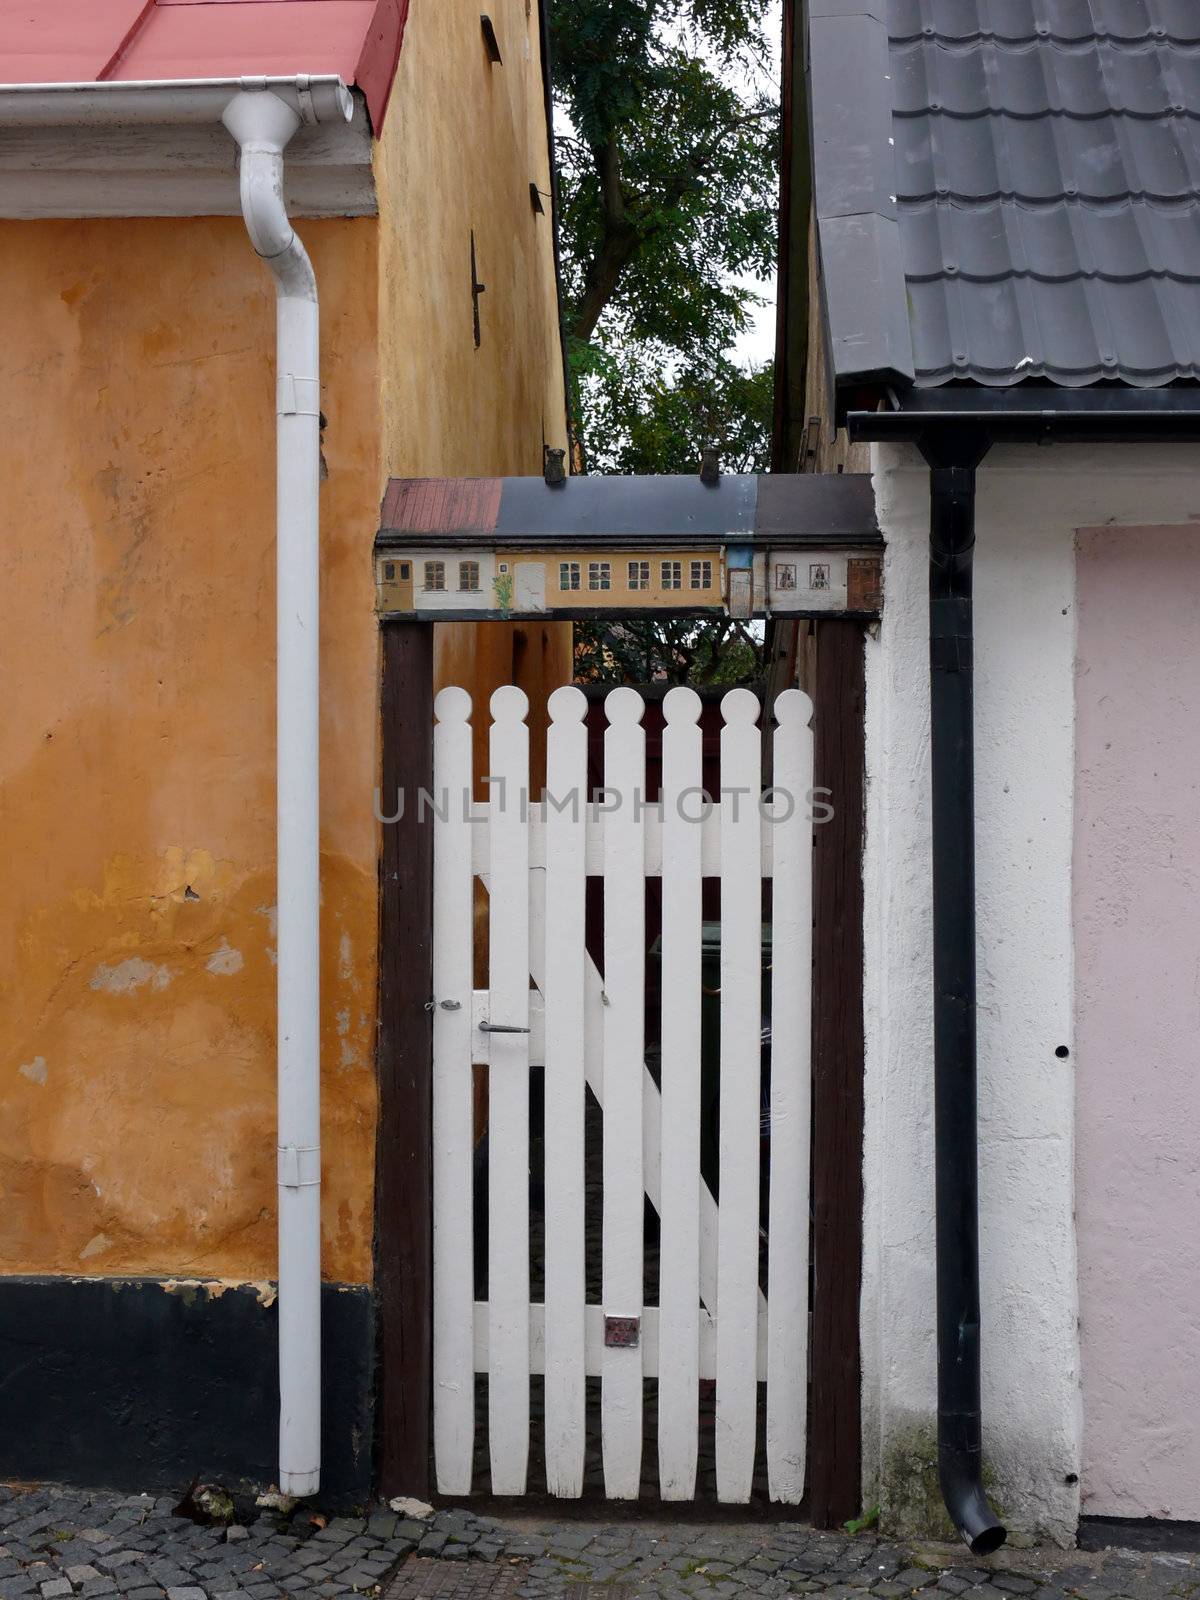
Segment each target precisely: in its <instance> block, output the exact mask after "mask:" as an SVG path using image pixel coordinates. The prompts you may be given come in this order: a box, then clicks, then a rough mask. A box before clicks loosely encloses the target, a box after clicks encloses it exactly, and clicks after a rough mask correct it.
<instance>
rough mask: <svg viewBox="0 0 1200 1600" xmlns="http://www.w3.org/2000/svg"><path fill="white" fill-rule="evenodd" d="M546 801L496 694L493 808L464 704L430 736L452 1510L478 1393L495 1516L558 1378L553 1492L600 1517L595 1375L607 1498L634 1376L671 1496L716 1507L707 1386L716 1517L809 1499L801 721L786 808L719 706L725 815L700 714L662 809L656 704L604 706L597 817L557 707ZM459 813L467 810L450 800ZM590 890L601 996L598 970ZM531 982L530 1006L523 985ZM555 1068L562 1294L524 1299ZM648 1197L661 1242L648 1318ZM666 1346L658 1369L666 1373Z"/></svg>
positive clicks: (624, 1439)
mask: <svg viewBox="0 0 1200 1600" xmlns="http://www.w3.org/2000/svg"><path fill="white" fill-rule="evenodd" d="M548 709H549V715H550V726H549V730H548V735H547V756H546V759H547V791H548V795H549V797H550V798H549V800H545V799H543V800H542V801H540V802H539V803H530V799H529V795H528V773H529V735H528V728H527V726H526V721H525V718H526V714H527V710H528V705H527V701H526V698H525V696H524V695H523V694H522V693H521V691H520V690H517V689H514V688H503V689H500V690H498V691H497V693H496V694H495V695H494V696H493V697H492V702H491V713H492V726H491V730H490V740H489V752H490V754H489V764H490V785H491V787H490V790H489V799H488V801H487V802H486V803H485V804H483V805H480V804H478V803H473V802H472V801H471V799H470V792H471V770H470V769H471V729H470V722H469V717H470V701H469V698H468V697H467V696H466V694H465V693H464V692H463V691H461V690H444V691H443V692H442V694H441V695H440V696H439V697H438V701H437V706H436V714H437V719H438V721H437V727H436V729H435V738H434V760H435V774H434V776H435V785H434V788H435V804H437V806H438V809H437V813H436V818H437V820H436V822H435V832H434V852H435V860H434V988H435V995H434V997H433V999H432V1002H431V1003H432V1005H433V1006H434V1052H433V1090H434V1379H435V1392H434V1444H435V1456H436V1468H437V1482H438V1488H439V1490H440V1492H442V1493H444V1494H451V1495H462V1494H466V1493H469V1491H470V1489H471V1487H472V1478H473V1462H474V1454H475V1431H476V1426H475V1424H476V1418H475V1383H474V1377H475V1374H476V1373H483V1374H486V1375H487V1379H488V1422H487V1442H488V1451H489V1455H490V1466H491V1487H492V1491H493V1492H494V1493H498V1494H513V1495H519V1494H523V1493H524V1492H526V1486H527V1481H528V1472H529V1439H530V1379H531V1376H532V1375H534V1374H543V1375H544V1389H543V1394H544V1441H545V1443H544V1453H545V1458H544V1467H545V1479H546V1487H547V1489H548V1490H549V1492H550V1493H551V1494H553V1495H557V1496H563V1497H567V1496H578V1495H580V1494H581V1493H582V1492H583V1485H584V1466H585V1450H586V1443H587V1440H586V1434H585V1427H586V1397H587V1389H586V1380H587V1379H589V1378H591V1379H596V1378H598V1379H599V1380H600V1415H601V1455H602V1464H603V1475H604V1484H605V1492H606V1494H607V1495H608V1496H609V1497H610V1498H620V1499H631V1498H634V1497H636V1496H637V1495H638V1494H639V1492H640V1491H641V1483H642V1468H643V1461H642V1456H643V1429H644V1423H645V1417H644V1409H645V1398H644V1379H646V1378H656V1379H657V1434H658V1462H657V1467H658V1482H659V1492H660V1494H661V1495H662V1497H663V1498H664V1499H671V1500H687V1499H690V1498H694V1497H695V1495H696V1493H697V1481H698V1473H697V1466H698V1453H699V1451H698V1447H699V1439H700V1414H699V1412H700V1406H699V1399H700V1386H701V1384H702V1383H703V1382H704V1381H705V1380H711V1379H714V1378H715V1380H716V1434H715V1437H716V1467H717V1493H718V1498H719V1499H721V1500H722V1501H727V1502H745V1501H747V1500H748V1499H749V1498H750V1496H751V1493H752V1490H753V1486H754V1482H755V1462H756V1452H757V1448H758V1445H759V1430H760V1393H761V1386H763V1385H764V1383H765V1406H763V1408H762V1410H763V1412H764V1413H765V1415H764V1423H765V1446H766V1463H767V1486H768V1489H769V1493H770V1495H771V1497H772V1498H773V1499H775V1500H778V1501H781V1502H784V1503H788V1504H795V1503H796V1502H798V1501H799V1499H800V1498H801V1496H802V1495H803V1492H804V1460H805V1429H806V1395H807V1320H808V1231H809V1198H808V1186H809V1176H808V1163H809V1127H810V1094H811V1087H810V1083H811V1074H810V1062H809V1026H810V986H809V982H808V981H807V974H808V972H809V969H810V965H811V949H812V929H811V917H812V909H811V906H812V900H811V871H812V824H811V818H810V813H809V792H810V790H811V786H812V734H811V730H810V728H809V725H808V724H809V718H810V716H811V710H812V708H811V703H810V702H809V701H808V699H807V697H806V696H804V695H802V694H800V693H799V692H797V691H789V692H788V693H786V694H784V695H782V696H781V697H779V699H778V700H777V702H776V706H775V716H776V722H777V726H776V727H775V729H774V732H773V759H774V791H773V792H772V793H770V794H768V795H766V796H763V795H762V793H761V790H762V776H761V768H762V738H763V735H762V731H761V730H760V727H759V720H760V706H759V702H758V700H757V699H756V697H755V696H753V695H751V694H750V693H749V692H748V691H745V690H732V691H730V692H729V693H728V694H727V695H726V696H725V698H724V700H723V702H722V714H723V718H724V723H725V726H724V729H723V732H722V736H721V791H722V792H721V797H720V800H719V801H717V802H715V803H713V802H707V801H706V800H705V797H704V796H703V795H702V790H701V781H702V770H703V769H702V761H701V754H702V746H701V733H700V728H699V726H698V722H699V715H700V700H699V697H698V696H697V695H695V694H694V692H693V691H691V690H688V689H677V690H673V691H671V693H670V694H668V696H667V697H666V700H665V703H664V715H665V719H666V728H665V730H664V734H663V745H662V752H663V771H662V796H661V800H660V801H659V803H657V804H656V805H653V806H648V805H646V803H645V792H644V791H645V733H644V730H643V728H642V726H641V722H642V717H643V712H644V705H643V702H642V699H641V697H640V696H639V695H638V694H636V693H635V692H634V691H633V690H626V689H620V690H615V691H613V692H612V693H611V694H610V695H609V696H608V698H607V700H606V704H605V710H606V716H607V720H608V727H607V731H606V733H605V739H604V746H605V758H604V759H605V767H604V783H605V788H606V791H607V792H606V794H605V795H604V797H603V803H602V804H600V805H594V804H591V803H589V797H588V796H587V792H586V791H587V781H588V780H587V758H588V746H587V728H586V725H585V722H584V716H585V712H586V700H585V697H584V696H583V695H582V693H581V692H580V691H579V690H577V689H574V688H565V689H560V690H557V691H556V692H555V693H554V694H553V695H552V696H551V699H550V703H549V707H548ZM447 797H449V803H447ZM589 877H592V878H596V879H599V880H600V885H599V887H600V892H601V893H602V896H603V915H604V939H603V961H602V965H603V977H602V976H601V973H600V971H599V970H598V968H597V965H596V963H595V962H594V961H593V960H592V958H591V956H590V955H589V953H588V951H587V949H586V945H585V921H586V918H585V910H586V887H587V879H588V878H589ZM648 877H661V880H662V939H661V955H662V993H663V1009H662V1027H661V1045H662V1049H661V1071H660V1077H661V1091H660V1088H659V1086H658V1084H656V1082H655V1079H654V1076H652V1074H651V1071H650V1068H649V1066H648V1065H647V1063H646V1060H645V1055H644V1008H645V994H644V985H645V943H646V939H645V893H646V890H645V884H646V879H647V878H648ZM706 877H707V878H713V877H719V879H720V884H721V891H720V892H721V902H720V904H721V912H720V917H721V964H720V999H719V1002H718V1003H719V1007H720V1017H721V1050H720V1074H721V1084H720V1125H719V1145H720V1171H721V1184H720V1202H719V1205H718V1203H717V1200H716V1199H715V1198H714V1195H713V1194H712V1192H711V1191H710V1189H709V1187H708V1185H707V1184H706V1183H705V1182H704V1180H703V1178H702V1176H701V1170H700V1135H701V1084H700V1056H701V1035H700V1016H701V1004H702V1002H701V933H702V914H703V913H702V883H703V880H704V879H705V878H706ZM476 879H478V880H479V881H481V883H482V885H483V887H484V889H485V890H486V892H487V895H488V908H489V910H488V980H487V981H488V987H487V988H486V989H484V990H481V991H476V990H474V988H473V974H474V970H475V966H476V961H475V948H474V919H473V895H474V883H475V881H476ZM772 880H773V887H772V890H771V913H770V922H771V929H772V933H771V945H770V949H771V955H770V972H769V982H770V994H771V1026H772V1032H773V1039H772V1046H771V1079H770V1111H769V1116H770V1145H769V1148H770V1164H769V1173H768V1174H767V1183H768V1201H767V1209H768V1215H767V1219H766V1220H767V1229H766V1232H767V1241H766V1243H767V1249H766V1259H767V1288H768V1293H767V1295H766V1296H765V1297H764V1295H763V1294H762V1292H761V1289H760V1285H759V1259H760V1225H761V1220H762V1219H761V1218H760V1206H761V1202H760V1192H761V1191H760V1181H759V1163H760V1140H761V1136H762V1131H763V1129H762V1118H763V1110H762V1105H763V1095H762V1060H763V1056H762V1042H761V1029H762V1025H763V977H764V969H763V957H762V950H763V924H764V920H765V917H764V896H763V884H764V882H766V881H772ZM531 982H532V985H533V986H534V987H533V988H531ZM476 1066H479V1067H486V1069H487V1081H488V1116H487V1151H488V1160H487V1170H488V1178H487V1190H488V1194H487V1200H488V1227H487V1233H488V1238H487V1260H488V1297H487V1299H486V1301H483V1302H479V1303H476V1302H475V1300H474V1267H473V1238H472V1226H473V1224H472V1205H471V1189H472V1154H473V1149H474V1139H475V1132H476V1129H475V1111H474V1106H473V1095H472V1071H473V1067H476ZM531 1066H541V1067H544V1075H543V1081H544V1092H545V1141H544V1143H545V1166H544V1177H545V1205H544V1215H545V1219H546V1222H545V1248H544V1257H543V1266H544V1282H545V1289H544V1295H543V1299H542V1302H541V1303H535V1302H533V1301H532V1300H531V1295H530V1268H529V1239H530V1213H529V1082H530V1080H529V1072H530V1067H531ZM585 1085H586V1087H587V1088H590V1090H591V1092H592V1094H593V1096H594V1097H595V1099H596V1101H597V1102H598V1103H599V1105H600V1107H601V1108H602V1114H603V1124H604V1140H603V1173H602V1195H601V1206H602V1212H603V1221H602V1230H601V1239H600V1252H601V1278H602V1301H603V1304H602V1305H590V1304H588V1303H587V1286H586V1278H585V1262H586V1254H585V1249H586V1242H585V1173H586V1165H585V1156H586V1148H585V1107H586V1093H585ZM644 1199H647V1200H649V1202H650V1203H651V1204H652V1205H653V1206H654V1207H655V1208H656V1209H657V1210H658V1212H659V1217H660V1224H661V1233H660V1251H659V1295H658V1298H659V1304H658V1306H653V1305H651V1306H646V1305H644V1304H643V1300H644V1271H645V1265H644V1244H645V1241H644V1238H643V1206H644ZM660 1350H661V1351H663V1352H669V1356H666V1355H664V1356H663V1357H662V1358H660Z"/></svg>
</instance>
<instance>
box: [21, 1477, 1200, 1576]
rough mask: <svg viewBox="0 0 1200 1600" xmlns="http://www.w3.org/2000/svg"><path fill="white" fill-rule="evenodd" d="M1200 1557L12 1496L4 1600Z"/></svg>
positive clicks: (1162, 1568)
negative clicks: (220, 1515) (199, 1520)
mask: <svg viewBox="0 0 1200 1600" xmlns="http://www.w3.org/2000/svg"><path fill="white" fill-rule="evenodd" d="M1197 1589H1200V1556H1189V1555H1175V1554H1164V1553H1151V1552H1145V1551H1137V1552H1135V1551H1129V1550H1119V1549H1113V1550H1103V1551H1098V1552H1095V1553H1088V1554H1085V1553H1083V1552H1080V1551H1069V1552H1066V1551H1060V1550H1048V1549H1034V1550H1011V1549H1009V1550H1004V1551H1001V1552H1000V1553H999V1554H998V1555H997V1556H994V1557H992V1558H991V1559H989V1560H986V1561H984V1560H980V1559H978V1558H976V1557H973V1556H971V1555H970V1554H969V1553H968V1552H967V1551H966V1550H964V1549H962V1548H960V1547H958V1546H949V1545H901V1544H897V1543H893V1542H891V1541H888V1540H886V1539H881V1538H880V1537H879V1536H878V1535H876V1534H869V1533H868V1534H860V1535H858V1536H856V1537H851V1536H850V1535H849V1534H831V1533H816V1532H814V1531H813V1530H812V1529H810V1528H806V1527H803V1526H801V1525H798V1524H795V1523H787V1522H771V1523H762V1522H756V1523H746V1522H737V1521H734V1520H726V1521H723V1522H720V1523H698V1522H694V1521H689V1522H669V1521H661V1522H651V1521H648V1520H645V1519H639V1520H624V1521H605V1520H597V1521H586V1520H579V1519H574V1518H572V1519H570V1520H568V1519H566V1518H555V1519H550V1518H548V1517H539V1516H536V1515H532V1514H530V1513H529V1512H528V1511H526V1512H525V1513H524V1514H522V1515H521V1516H519V1517H515V1516H514V1517H505V1518H503V1519H500V1518H495V1517H484V1516H479V1515H474V1514H471V1513H468V1512H466V1511H461V1510H453V1511H437V1512H434V1513H433V1514H432V1515H430V1516H428V1517H421V1518H418V1517H405V1516H402V1515H399V1514H397V1513H396V1512H394V1511H390V1510H379V1511H375V1512H373V1513H372V1514H371V1515H370V1516H369V1517H368V1516H363V1517H330V1518H329V1519H328V1520H326V1519H324V1518H321V1517H317V1516H314V1515H313V1513H311V1512H310V1511H308V1510H307V1509H306V1508H301V1509H299V1510H297V1511H295V1512H293V1513H291V1514H287V1513H283V1512H273V1511H266V1512H262V1513H261V1514H259V1515H258V1516H257V1519H256V1520H255V1521H254V1522H253V1523H252V1524H251V1525H250V1526H248V1527H243V1526H236V1525H235V1526H232V1527H229V1528H217V1527H204V1526H199V1525H197V1524H196V1523H195V1522H192V1521H190V1520H188V1519H186V1518H183V1517H180V1516H176V1515H175V1514H174V1503H173V1501H172V1500H161V1499H160V1500H155V1499H153V1498H152V1497H150V1496H148V1495H146V1496H137V1497H133V1498H130V1497H127V1496H122V1495H119V1494H107V1493H94V1494H93V1493H87V1492H84V1491H80V1490H76V1489H61V1488H45V1487H41V1488H35V1489H10V1488H3V1487H0V1600H26V1597H30V1600H70V1597H73V1596H82V1597H83V1600H91V1597H92V1596H114V1597H123V1600H223V1597H226V1596H228V1597H230V1600H235V1597H236V1600H244V1597H248V1600H274V1597H276V1596H288V1597H295V1600H334V1597H339V1596H349V1595H354V1594H367V1595H376V1596H380V1597H382V1600H418V1597H420V1596H446V1597H452V1596H469V1597H471V1600H483V1597H485V1596H498V1597H501V1600H504V1597H511V1600H554V1597H560V1596H561V1597H563V1600H623V1597H627V1596H636V1597H641V1596H655V1597H660V1600H726V1597H728V1596H736V1595H757V1596H762V1597H764V1600H773V1597H776V1596H784V1595H816V1596H821V1597H822V1600H866V1596H867V1594H868V1593H869V1594H870V1595H872V1596H874V1597H876V1600H910V1597H912V1596H915V1595H917V1594H918V1592H920V1593H921V1594H922V1600H1022V1597H1024V1596H1030V1597H1032V1600H1171V1597H1187V1596H1189V1595H1191V1594H1192V1593H1193V1592H1194V1591H1196V1590H1197Z"/></svg>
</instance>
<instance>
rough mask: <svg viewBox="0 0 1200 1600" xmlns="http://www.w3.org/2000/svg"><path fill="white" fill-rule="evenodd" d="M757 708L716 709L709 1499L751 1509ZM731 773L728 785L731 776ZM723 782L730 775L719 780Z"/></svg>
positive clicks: (724, 705)
mask: <svg viewBox="0 0 1200 1600" xmlns="http://www.w3.org/2000/svg"><path fill="white" fill-rule="evenodd" d="M758 711H759V705H758V701H757V700H756V699H755V697H754V695H752V694H751V693H750V691H749V689H731V690H730V691H729V693H728V694H727V695H726V696H725V698H724V700H723V701H722V702H721V712H722V715H723V716H724V718H725V727H724V729H723V730H722V732H721V773H722V781H721V790H722V794H721V1123H720V1149H721V1157H720V1163H721V1166H720V1170H721V1197H720V1204H719V1207H718V1224H717V1497H718V1498H719V1499H721V1500H725V1501H735V1502H736V1501H744V1500H749V1498H750V1491H751V1487H752V1485H753V1480H754V1445H755V1425H756V1422H757V1415H758V1405H757V1400H758V1384H757V1378H756V1374H755V1360H754V1357H755V1351H756V1348H757V1336H758V1324H757V1311H758V1301H757V1292H758V1155H759V1149H758V1147H759V1136H760V1122H761V1109H760V1108H761V1093H762V1091H761V1078H760V1060H761V1056H762V1038H761V1034H762V993H761V991H762V819H761V816H760V813H759V804H758V802H759V795H760V791H761V789H762V736H761V734H760V733H759V731H758ZM733 774H736V775H737V776H736V781H733V780H732V775H733ZM727 775H728V776H727Z"/></svg>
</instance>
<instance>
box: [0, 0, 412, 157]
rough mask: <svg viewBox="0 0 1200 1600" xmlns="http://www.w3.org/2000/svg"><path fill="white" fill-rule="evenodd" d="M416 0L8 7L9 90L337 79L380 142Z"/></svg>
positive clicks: (16, 3)
mask: <svg viewBox="0 0 1200 1600" xmlns="http://www.w3.org/2000/svg"><path fill="white" fill-rule="evenodd" d="M407 12H408V0H0V83H75V82H89V81H91V82H97V83H98V82H103V81H105V80H107V79H114V78H119V79H126V80H130V79H144V78H238V77H259V76H266V77H270V76H281V77H288V76H291V75H292V74H295V73H301V72H307V73H314V74H315V73H327V72H336V73H338V74H340V76H341V77H343V78H344V79H345V80H346V82H347V83H350V84H357V85H358V87H359V88H360V89H361V90H362V92H363V94H364V95H365V97H366V101H367V108H368V110H369V111H370V113H371V124H372V127H373V128H374V130H375V133H376V135H378V133H379V131H380V128H381V127H382V125H383V118H384V113H385V111H386V109H387V101H388V95H389V94H390V92H391V87H392V80H393V78H394V77H395V75H396V64H397V61H398V60H399V56H400V42H401V39H402V37H403V34H404V23H405V18H406V15H407Z"/></svg>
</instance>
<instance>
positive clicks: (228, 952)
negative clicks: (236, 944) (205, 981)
mask: <svg viewBox="0 0 1200 1600" xmlns="http://www.w3.org/2000/svg"><path fill="white" fill-rule="evenodd" d="M204 965H205V968H206V970H207V971H209V972H215V973H217V974H218V975H219V976H220V977H226V978H231V977H232V976H233V975H234V973H236V972H240V971H241V970H242V968H243V967H244V966H245V965H246V960H245V957H244V956H243V955H242V952H241V951H240V950H235V949H234V948H233V946H232V945H231V944H230V943H229V941H228V939H222V940H221V943H220V944H219V945H218V946H217V948H216V949H215V950H214V951H213V953H212V955H211V956H209V958H208V960H207V961H206V962H205V963H204Z"/></svg>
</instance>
